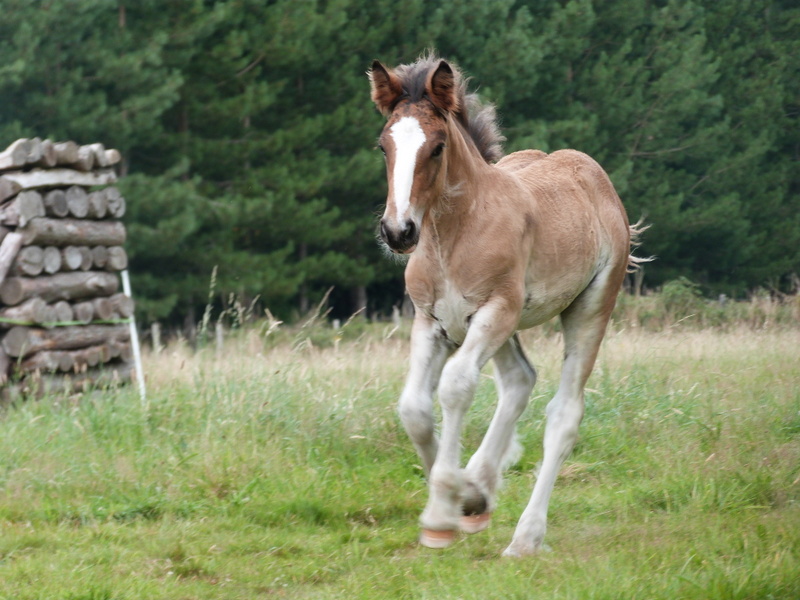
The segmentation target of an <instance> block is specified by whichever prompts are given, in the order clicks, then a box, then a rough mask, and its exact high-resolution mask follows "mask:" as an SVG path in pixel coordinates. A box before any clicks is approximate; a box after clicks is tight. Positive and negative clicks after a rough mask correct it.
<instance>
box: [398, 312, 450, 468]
mask: <svg viewBox="0 0 800 600" xmlns="http://www.w3.org/2000/svg"><path fill="white" fill-rule="evenodd" d="M450 352H451V346H450V343H449V342H448V341H447V338H446V336H445V335H444V333H443V332H442V330H441V327H440V326H439V324H438V323H437V322H436V321H434V320H433V319H431V318H430V317H428V316H426V315H425V314H424V313H422V312H421V311H417V316H416V317H415V318H414V325H413V328H412V330H411V359H410V363H411V364H410V367H409V371H408V377H407V378H406V384H405V387H404V388H403V393H402V394H401V396H400V403H399V406H398V412H399V413H400V420H401V421H402V422H403V427H405V430H406V433H408V437H410V438H411V441H412V442H413V444H414V447H415V448H416V449H417V453H418V454H419V456H420V458H421V459H422V466H423V468H424V469H425V475H426V476H429V475H430V472H431V468H432V467H433V463H434V461H435V459H436V451H437V447H438V441H437V439H436V434H435V433H434V426H433V393H434V391H435V390H436V386H437V384H438V383H439V378H440V377H441V374H442V368H443V367H444V363H445V361H446V360H447V357H448V356H449V355H450Z"/></svg>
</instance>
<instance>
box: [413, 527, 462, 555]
mask: <svg viewBox="0 0 800 600" xmlns="http://www.w3.org/2000/svg"><path fill="white" fill-rule="evenodd" d="M455 539H456V532H455V531H449V530H446V531H437V530H435V529H423V530H422V533H421V534H420V536H419V543H420V544H421V545H423V546H425V547H426V548H433V549H435V550H441V549H442V548H447V547H448V546H449V545H450V544H452V543H453V542H454V541H455Z"/></svg>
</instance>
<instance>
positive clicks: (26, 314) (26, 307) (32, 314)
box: [0, 298, 51, 327]
mask: <svg viewBox="0 0 800 600" xmlns="http://www.w3.org/2000/svg"><path fill="white" fill-rule="evenodd" d="M50 315H51V312H50V311H49V310H48V309H47V303H46V302H45V301H44V300H42V299H41V298H30V299H29V300H26V301H25V302H23V303H22V304H20V305H18V306H8V307H6V308H4V309H2V310H0V318H2V319H3V322H2V323H0V325H2V326H3V327H13V326H14V325H24V324H34V325H41V324H42V323H47V322H48V321H50V320H51V318H50Z"/></svg>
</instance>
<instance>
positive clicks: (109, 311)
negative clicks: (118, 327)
mask: <svg viewBox="0 0 800 600" xmlns="http://www.w3.org/2000/svg"><path fill="white" fill-rule="evenodd" d="M92 306H94V317H95V319H97V320H98V321H109V320H110V319H111V318H112V317H113V316H114V305H113V304H112V303H111V300H110V299H109V298H94V299H93V300H92Z"/></svg>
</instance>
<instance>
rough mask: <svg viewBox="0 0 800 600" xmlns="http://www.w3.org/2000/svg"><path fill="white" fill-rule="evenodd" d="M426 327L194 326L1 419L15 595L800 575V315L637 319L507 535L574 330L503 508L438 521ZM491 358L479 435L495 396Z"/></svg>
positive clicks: (275, 594) (699, 586)
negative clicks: (776, 319)
mask: <svg viewBox="0 0 800 600" xmlns="http://www.w3.org/2000/svg"><path fill="white" fill-rule="evenodd" d="M407 340H408V332H407V331H406V330H404V329H402V328H401V329H400V330H393V329H392V328H391V326H387V325H379V324H372V325H367V324H364V323H360V322H357V321H356V322H353V323H351V324H349V325H347V326H346V327H345V328H344V329H343V331H341V332H340V333H336V332H331V331H330V330H329V329H325V328H323V327H322V326H321V325H318V326H313V327H310V328H307V329H302V330H300V329H298V330H292V331H289V330H285V331H284V330H278V331H274V330H273V331H271V332H269V333H267V332H266V331H264V330H260V331H259V330H256V329H250V330H243V331H240V332H238V333H237V334H236V335H233V336H230V338H229V339H228V340H227V341H226V347H225V349H224V352H222V353H218V352H217V351H216V350H215V349H214V348H213V347H206V348H201V349H200V350H198V351H193V350H191V349H190V348H188V347H187V346H186V344H181V343H173V344H171V345H170V346H168V347H167V348H166V349H164V350H163V351H162V352H161V353H159V354H157V355H156V354H153V353H149V354H147V355H146V356H145V365H146V373H147V383H148V392H149V394H148V402H147V403H146V404H143V403H142V402H140V399H139V397H138V394H137V392H136V390H135V388H134V387H133V386H129V387H128V388H126V389H122V390H117V391H95V392H93V393H91V394H88V395H84V396H81V397H69V396H63V397H51V398H46V399H43V400H41V401H37V402H27V403H23V404H18V405H16V406H11V407H8V408H5V409H4V410H3V414H2V417H0V427H1V428H2V435H0V531H1V532H2V535H0V598H2V599H11V598H13V599H14V600H23V599H34V598H37V599H38V598H62V599H71V600H79V599H80V600H111V599H114V600H117V599H140V598H151V599H159V598H164V599H167V598H169V599H171V600H174V599H193V598H197V599H206V598H225V599H231V598H248V599H252V598H293V599H297V598H320V599H325V598H342V599H354V598H364V599H375V598H431V599H433V598H465V599H467V598H519V599H527V598H559V599H581V600H584V599H604V598H626V599H630V598H648V599H651V598H697V599H703V600H713V599H719V600H723V599H724V600H731V599H749V598H752V599H756V598H758V599H765V598H797V597H800V578H798V575H797V574H798V573H800V360H798V356H799V354H800V353H799V352H798V345H799V343H800V333H799V332H798V329H796V327H777V326H772V327H766V328H752V327H746V326H744V325H741V326H732V327H728V328H726V329H725V330H711V329H691V328H689V327H685V326H682V324H680V323H679V324H677V325H676V326H673V327H671V328H667V329H665V330H663V331H658V332H653V331H645V330H643V329H641V328H631V327H628V328H623V327H620V326H619V325H618V326H616V327H613V328H612V329H611V330H610V331H609V333H608V335H607V337H606V339H605V341H604V342H603V346H602V349H601V352H600V355H599V358H598V362H597V366H596V367H595V370H594V373H593V375H592V377H591V378H590V380H589V383H588V392H587V411H586V416H585V418H584V421H583V425H582V427H581V432H580V438H579V442H578V445H577V447H576V449H575V452H574V453H573V454H572V456H571V457H570V458H569V459H568V460H567V462H566V463H565V466H564V468H563V470H562V474H561V477H560V478H559V480H558V482H557V484H556V488H555V492H554V494H553V499H552V503H551V506H550V523H549V529H548V533H547V537H546V539H545V541H546V544H547V545H549V546H550V547H551V548H552V551H549V552H543V553H540V554H538V555H536V556H533V557H527V558H523V559H502V558H500V553H501V552H502V550H503V549H504V548H505V546H506V545H507V544H508V541H509V540H510V536H511V533H512V532H513V528H514V526H515V525H516V519H517V517H518V515H519V514H520V512H521V510H522V508H523V507H524V505H525V503H526V502H527V500H528V497H529V495H530V491H531V488H532V486H533V482H534V480H535V469H536V465H537V462H538V461H539V460H540V457H541V437H542V432H543V423H544V420H543V409H544V405H545V404H546V402H547V401H548V400H549V398H550V397H552V394H553V393H554V392H555V389H556V386H557V382H558V374H559V371H558V369H559V368H560V362H561V361H560V358H561V341H560V334H559V333H558V332H557V331H555V330H553V329H552V328H550V329H546V330H545V331H542V330H537V331H533V332H527V333H525V334H524V335H523V336H522V341H523V345H524V347H525V349H526V350H527V352H528V354H529V356H530V358H531V361H532V362H533V364H534V365H535V366H536V368H537V370H538V373H539V382H538V384H537V386H536V388H535V389H534V393H533V396H532V399H531V404H530V406H529V407H528V409H527V411H526V412H525V414H524V415H523V417H522V420H521V421H520V424H519V428H518V430H519V438H520V441H521V442H522V444H523V446H524V448H525V451H524V453H523V455H522V458H521V459H520V460H519V462H518V463H517V464H516V465H515V466H514V467H512V468H511V470H510V471H509V472H508V473H507V475H506V483H505V486H504V488H503V489H502V491H501V493H500V499H499V506H498V510H497V512H496V513H495V515H494V519H493V523H492V526H491V528H490V529H489V530H487V531H486V532H483V533H481V534H478V535H475V536H469V537H467V536H461V537H459V538H458V540H457V541H456V543H455V544H454V545H453V546H452V547H451V548H449V549H446V550H443V551H435V550H428V549H425V548H421V547H419V546H418V545H417V543H416V537H417V535H418V532H419V529H418V524H417V519H418V517H419V513H420V511H421V510H422V508H423V506H424V503H425V493H426V492H425V483H424V479H423V475H422V471H421V468H420V466H419V465H418V462H417V457H416V454H415V452H414V450H413V448H412V446H411V444H410V442H409V441H408V440H407V438H406V435H405V433H404V432H403V430H402V426H401V425H400V423H399V420H398V418H397V416H396V412H395V406H396V401H397V398H398V395H399V393H400V390H401V388H402V384H403V377H404V374H405V370H406V361H407V356H408V341H407ZM494 398H495V395H494V387H493V382H492V371H491V370H485V371H484V373H483V375H482V380H481V384H480V386H479V389H478V393H477V396H476V400H475V403H474V405H473V407H472V409H471V411H470V413H469V417H468V418H469V421H468V424H467V428H466V433H465V439H464V443H465V454H467V455H468V454H469V453H471V451H472V450H474V448H475V445H476V444H477V442H478V440H479V439H480V437H481V434H482V433H483V430H484V428H485V427H486V425H487V424H488V420H489V417H490V415H491V412H492V410H493V407H494Z"/></svg>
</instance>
